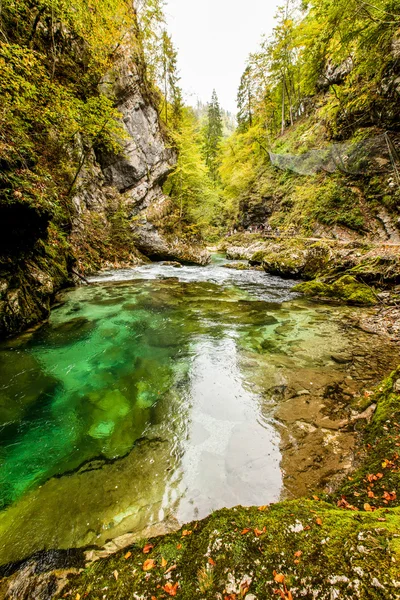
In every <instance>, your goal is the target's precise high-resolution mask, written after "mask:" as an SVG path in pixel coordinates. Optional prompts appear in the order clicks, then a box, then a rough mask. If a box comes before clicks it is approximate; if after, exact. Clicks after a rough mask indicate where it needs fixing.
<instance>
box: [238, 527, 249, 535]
mask: <svg viewBox="0 0 400 600" xmlns="http://www.w3.org/2000/svg"><path fill="white" fill-rule="evenodd" d="M249 531H251V529H249V528H247V527H246V528H245V529H243V531H241V532H240V535H246V533H249Z"/></svg>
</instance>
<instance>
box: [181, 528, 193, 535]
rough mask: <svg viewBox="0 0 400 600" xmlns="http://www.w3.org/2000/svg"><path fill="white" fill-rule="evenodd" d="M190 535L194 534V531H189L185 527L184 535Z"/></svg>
mask: <svg viewBox="0 0 400 600" xmlns="http://www.w3.org/2000/svg"><path fill="white" fill-rule="evenodd" d="M188 535H192V531H189V530H188V529H184V530H183V531H182V537H186V536H188Z"/></svg>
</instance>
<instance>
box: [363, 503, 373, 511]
mask: <svg viewBox="0 0 400 600" xmlns="http://www.w3.org/2000/svg"><path fill="white" fill-rule="evenodd" d="M364 510H366V511H367V512H372V510H373V509H372V506H371V505H370V504H368V502H366V503H365V504H364Z"/></svg>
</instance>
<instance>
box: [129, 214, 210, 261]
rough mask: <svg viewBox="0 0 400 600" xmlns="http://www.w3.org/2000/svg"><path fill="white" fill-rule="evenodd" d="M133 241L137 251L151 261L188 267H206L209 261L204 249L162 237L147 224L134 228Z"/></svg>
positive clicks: (176, 238) (175, 239) (208, 255)
mask: <svg viewBox="0 0 400 600" xmlns="http://www.w3.org/2000/svg"><path fill="white" fill-rule="evenodd" d="M134 239H135V246H136V247H137V248H138V250H140V252H142V253H143V254H144V255H145V256H148V257H149V258H150V259H151V260H162V261H165V260H167V261H169V260H176V261H178V262H181V263H184V264H189V265H190V264H193V265H207V264H208V263H209V262H210V260H211V255H210V253H209V252H208V250H206V249H205V248H201V247H199V246H193V245H192V244H187V243H185V242H182V241H181V240H179V238H178V237H176V236H174V237H172V238H170V237H166V236H163V235H161V234H160V232H159V231H157V229H156V228H155V227H154V225H152V224H151V223H148V222H146V223H143V224H141V225H138V226H136V227H135V228H134Z"/></svg>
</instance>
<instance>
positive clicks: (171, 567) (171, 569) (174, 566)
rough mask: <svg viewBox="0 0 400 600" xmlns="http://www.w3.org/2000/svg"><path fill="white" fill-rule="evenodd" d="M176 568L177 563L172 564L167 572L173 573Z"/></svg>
mask: <svg viewBox="0 0 400 600" xmlns="http://www.w3.org/2000/svg"><path fill="white" fill-rule="evenodd" d="M175 569H176V565H171V566H170V568H169V569H167V570H166V571H165V574H167V573H171V571H175Z"/></svg>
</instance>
